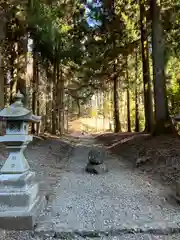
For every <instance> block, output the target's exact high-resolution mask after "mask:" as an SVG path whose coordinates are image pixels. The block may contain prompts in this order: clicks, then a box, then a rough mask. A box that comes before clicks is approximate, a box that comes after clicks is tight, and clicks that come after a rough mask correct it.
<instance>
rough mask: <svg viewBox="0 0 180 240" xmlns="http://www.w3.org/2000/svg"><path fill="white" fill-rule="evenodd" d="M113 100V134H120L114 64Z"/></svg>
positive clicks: (116, 80) (116, 78)
mask: <svg viewBox="0 0 180 240" xmlns="http://www.w3.org/2000/svg"><path fill="white" fill-rule="evenodd" d="M113 100H114V132H115V133H118V132H121V123H120V118H119V96H118V76H117V72H116V63H114V76H113Z"/></svg>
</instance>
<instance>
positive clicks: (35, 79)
mask: <svg viewBox="0 0 180 240" xmlns="http://www.w3.org/2000/svg"><path fill="white" fill-rule="evenodd" d="M38 85H39V69H38V57H37V52H36V47H35V44H34V46H33V79H32V111H33V113H34V114H39V98H38V88H39V86H38ZM37 130H38V129H37ZM31 132H32V134H35V133H36V129H35V124H32V129H31ZM37 133H38V132H37Z"/></svg>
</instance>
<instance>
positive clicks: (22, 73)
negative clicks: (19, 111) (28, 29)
mask: <svg viewBox="0 0 180 240" xmlns="http://www.w3.org/2000/svg"><path fill="white" fill-rule="evenodd" d="M27 45H28V37H27V34H26V33H24V36H22V37H20V39H19V41H18V43H17V46H18V49H17V52H18V59H17V63H18V65H17V85H16V92H18V90H20V92H21V93H22V94H23V95H24V100H23V102H24V105H25V107H27V104H28V96H27V90H26V78H27V51H28V49H27V48H28V47H27Z"/></svg>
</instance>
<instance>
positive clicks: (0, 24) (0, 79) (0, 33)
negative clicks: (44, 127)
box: [0, 12, 5, 135]
mask: <svg viewBox="0 0 180 240" xmlns="http://www.w3.org/2000/svg"><path fill="white" fill-rule="evenodd" d="M4 27H5V22H4V19H3V17H2V13H1V12H0V110H2V109H3V108H4V64H3V40H4V38H5V32H4ZM3 134H4V131H3V123H2V122H0V135H3Z"/></svg>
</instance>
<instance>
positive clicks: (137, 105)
mask: <svg viewBox="0 0 180 240" xmlns="http://www.w3.org/2000/svg"><path fill="white" fill-rule="evenodd" d="M135 132H139V101H138V54H137V51H136V53H135Z"/></svg>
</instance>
